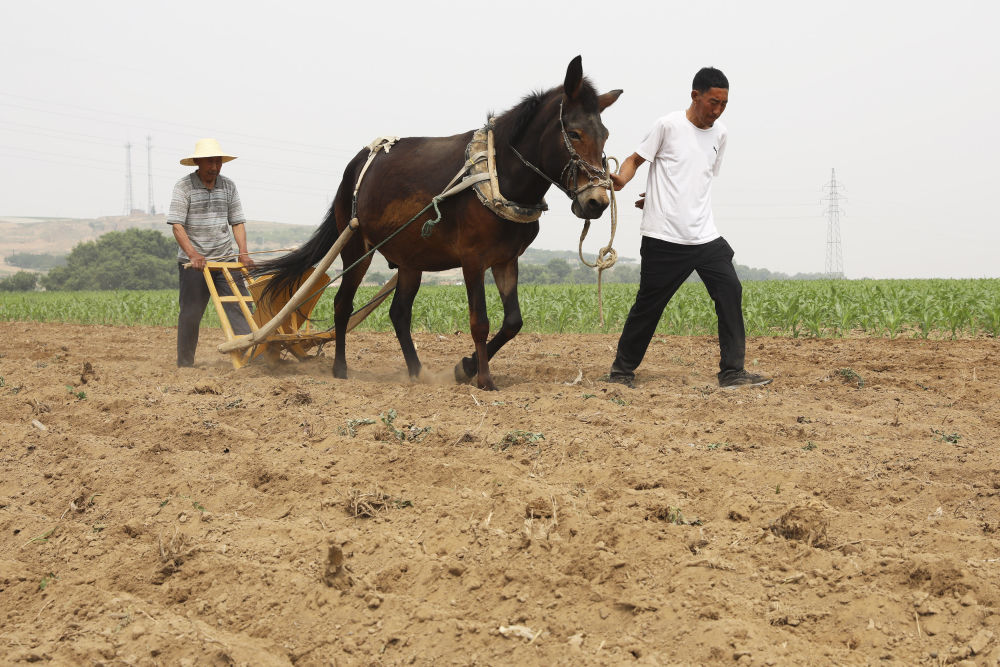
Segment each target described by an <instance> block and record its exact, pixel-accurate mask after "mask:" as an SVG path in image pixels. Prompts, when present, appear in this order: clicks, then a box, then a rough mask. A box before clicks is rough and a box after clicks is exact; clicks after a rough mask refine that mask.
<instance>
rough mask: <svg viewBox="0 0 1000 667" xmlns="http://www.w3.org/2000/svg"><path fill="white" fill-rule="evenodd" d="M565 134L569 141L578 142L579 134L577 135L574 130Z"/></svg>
mask: <svg viewBox="0 0 1000 667" xmlns="http://www.w3.org/2000/svg"><path fill="white" fill-rule="evenodd" d="M566 134H567V135H568V136H569V138H570V139H572V140H573V141H580V133H579V132H577V131H576V130H567V131H566Z"/></svg>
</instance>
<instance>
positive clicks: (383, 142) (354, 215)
mask: <svg viewBox="0 0 1000 667" xmlns="http://www.w3.org/2000/svg"><path fill="white" fill-rule="evenodd" d="M397 141H399V137H393V136H384V137H378V138H377V139H375V140H373V141H372V142H371V143H370V144H368V146H367V148H368V160H367V161H366V162H365V166H364V167H362V168H361V173H360V174H358V182H357V183H355V184H354V196H353V197H352V198H351V222H352V223H353V222H354V221H356V220H357V219H358V190H360V189H361V179H363V178H364V177H365V172H366V171H368V167H369V166H371V163H372V161H373V160H374V159H375V156H376V155H378V152H379V150H384V151H385V152H386V153H388V152H389V149H390V148H392V147H393V145H394V144H395V143H396V142H397ZM353 226H354V227H357V225H353Z"/></svg>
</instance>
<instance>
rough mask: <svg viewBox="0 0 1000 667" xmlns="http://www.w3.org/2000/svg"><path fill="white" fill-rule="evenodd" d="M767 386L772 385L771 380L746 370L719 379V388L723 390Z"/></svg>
mask: <svg viewBox="0 0 1000 667" xmlns="http://www.w3.org/2000/svg"><path fill="white" fill-rule="evenodd" d="M766 384H771V378H769V377H764V376H763V375H757V374H756V373H750V372H748V371H747V370H745V369H744V370H742V371H739V372H737V373H732V374H730V375H726V376H725V377H721V378H719V386H720V387H722V388H723V389H734V388H736V387H763V386H764V385H766Z"/></svg>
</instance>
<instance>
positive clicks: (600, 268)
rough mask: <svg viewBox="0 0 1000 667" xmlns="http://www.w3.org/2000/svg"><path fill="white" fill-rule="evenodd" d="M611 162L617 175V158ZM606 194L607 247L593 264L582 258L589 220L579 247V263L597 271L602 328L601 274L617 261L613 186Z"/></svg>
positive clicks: (616, 208) (615, 208)
mask: <svg viewBox="0 0 1000 667" xmlns="http://www.w3.org/2000/svg"><path fill="white" fill-rule="evenodd" d="M612 160H613V161H614V163H615V171H614V173H618V168H619V164H618V158H616V157H608V158H607V161H608V162H611V161H612ZM608 166H610V165H606V167H605V169H606V171H607V173H608V174H610V173H612V172H611V170H610V169H607V167H608ZM608 192H609V193H610V195H611V206H610V208H611V238H610V239H608V245H606V246H604V247H603V248H601V251H600V252H599V253H597V257H595V258H594V263H593V264H591V263H590V262H588V261H587V260H585V259H584V258H583V240H584V239H585V238H587V232H588V231H590V220H589V219H588V220H585V221H584V223H583V231H582V232H580V247H579V253H580V261H581V262H583V263H584V264H586V265H587V266H589V267H590V268H592V269H597V312H598V313H599V314H600V316H601V326H602V327H603V326H604V294H603V292H602V289H601V274H602V273H604V270H605V269H610V268H611V267H612V266H614V265H615V262H617V261H618V251H617V250H615V249H614V248H613V247H612V244H613V243H614V242H615V231H616V230H617V229H618V202H617V201H615V188H614V185H613V184H612V185H611V187H609V188H608Z"/></svg>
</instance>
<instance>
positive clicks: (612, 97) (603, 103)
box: [597, 88, 624, 111]
mask: <svg viewBox="0 0 1000 667" xmlns="http://www.w3.org/2000/svg"><path fill="white" fill-rule="evenodd" d="M623 92H624V91H623V90H622V89H621V88H618V89H617V90H612V91H609V92H607V93H604V94H603V95H599V96H598V97H597V110H598V111H604V110H605V109H607V108H608V107H609V106H611V105H612V104H614V103H615V101H616V100H617V99H618V97H619V96H620V95H621V94H622V93H623Z"/></svg>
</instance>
